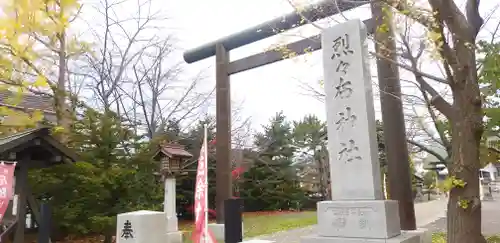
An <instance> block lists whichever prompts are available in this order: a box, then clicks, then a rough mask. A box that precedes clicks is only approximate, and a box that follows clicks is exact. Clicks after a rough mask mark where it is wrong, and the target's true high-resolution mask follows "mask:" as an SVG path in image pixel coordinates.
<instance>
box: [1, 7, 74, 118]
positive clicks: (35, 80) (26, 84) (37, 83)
mask: <svg viewBox="0 0 500 243" xmlns="http://www.w3.org/2000/svg"><path fill="white" fill-rule="evenodd" d="M79 8H80V5H79V3H78V1H77V0H2V1H0V81H1V83H0V85H1V87H0V89H2V90H4V91H5V90H9V91H10V92H12V93H13V95H12V96H13V97H10V98H9V99H7V100H2V102H3V103H7V104H6V105H5V106H1V107H0V117H1V118H2V125H3V126H9V127H11V126H19V127H25V126H32V125H34V124H36V123H37V122H39V121H40V120H42V119H43V113H42V112H41V111H30V112H29V114H28V113H24V112H22V111H18V110H14V109H11V108H12V106H16V105H18V104H19V102H20V100H21V99H22V95H23V94H24V93H25V91H26V90H27V88H30V89H40V88H41V89H47V88H49V86H50V85H49V84H50V83H51V82H49V77H48V73H49V70H50V69H53V63H57V62H56V60H55V59H56V53H57V52H58V50H60V49H59V48H60V46H61V43H64V42H62V41H61V39H63V38H66V36H65V32H66V30H67V28H68V26H69V23H70V20H71V19H72V18H74V16H75V15H76V14H77V12H78V10H79ZM64 48H66V47H64ZM66 53H67V52H66ZM66 53H65V54H66ZM48 59H49V60H50V59H52V60H54V61H51V62H47V60H48ZM47 63H52V66H51V65H50V64H47ZM20 97H21V98H20Z"/></svg>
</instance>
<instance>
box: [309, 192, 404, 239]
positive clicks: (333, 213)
mask: <svg viewBox="0 0 500 243" xmlns="http://www.w3.org/2000/svg"><path fill="white" fill-rule="evenodd" d="M317 213H318V227H317V228H318V232H317V233H318V235H320V236H326V237H365V238H378V239H387V238H391V237H394V236H397V235H399V234H400V233H401V227H400V225H399V209H398V202H397V201H393V200H367V201H322V202H319V203H318V211H317Z"/></svg>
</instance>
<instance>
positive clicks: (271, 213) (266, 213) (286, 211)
mask: <svg viewBox="0 0 500 243" xmlns="http://www.w3.org/2000/svg"><path fill="white" fill-rule="evenodd" d="M292 213H300V211H291V210H283V211H258V212H244V213H243V215H247V216H262V215H281V214H292Z"/></svg>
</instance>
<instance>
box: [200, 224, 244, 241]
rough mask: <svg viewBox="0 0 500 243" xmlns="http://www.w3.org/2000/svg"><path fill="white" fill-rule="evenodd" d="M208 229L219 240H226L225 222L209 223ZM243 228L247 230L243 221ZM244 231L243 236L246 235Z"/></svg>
mask: <svg viewBox="0 0 500 243" xmlns="http://www.w3.org/2000/svg"><path fill="white" fill-rule="evenodd" d="M208 229H209V230H210V231H211V232H212V234H214V237H215V239H216V240H217V241H224V224H208ZM241 229H243V232H245V230H244V229H245V227H244V225H243V223H241ZM243 232H242V234H243V237H245V235H244V233H243Z"/></svg>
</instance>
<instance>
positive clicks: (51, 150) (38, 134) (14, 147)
mask: <svg viewBox="0 0 500 243" xmlns="http://www.w3.org/2000/svg"><path fill="white" fill-rule="evenodd" d="M35 149H36V151H37V152H39V151H44V152H45V153H44V154H47V153H48V154H50V155H51V156H62V158H61V161H60V162H63V161H68V160H69V161H70V162H76V161H77V160H78V155H77V154H76V153H75V152H74V151H73V150H72V149H70V148H68V147H66V146H65V145H63V144H62V143H60V142H59V141H57V140H56V139H55V138H54V137H53V136H52V135H51V134H50V128H48V127H41V128H35V129H28V130H26V131H22V132H18V133H15V134H12V135H9V136H5V137H1V138H0V158H1V159H4V160H12V159H9V157H10V154H11V153H19V152H21V151H22V155H23V156H25V155H28V154H30V153H32V151H35ZM33 153H35V152H33ZM44 159H47V160H48V159H50V158H44Z"/></svg>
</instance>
